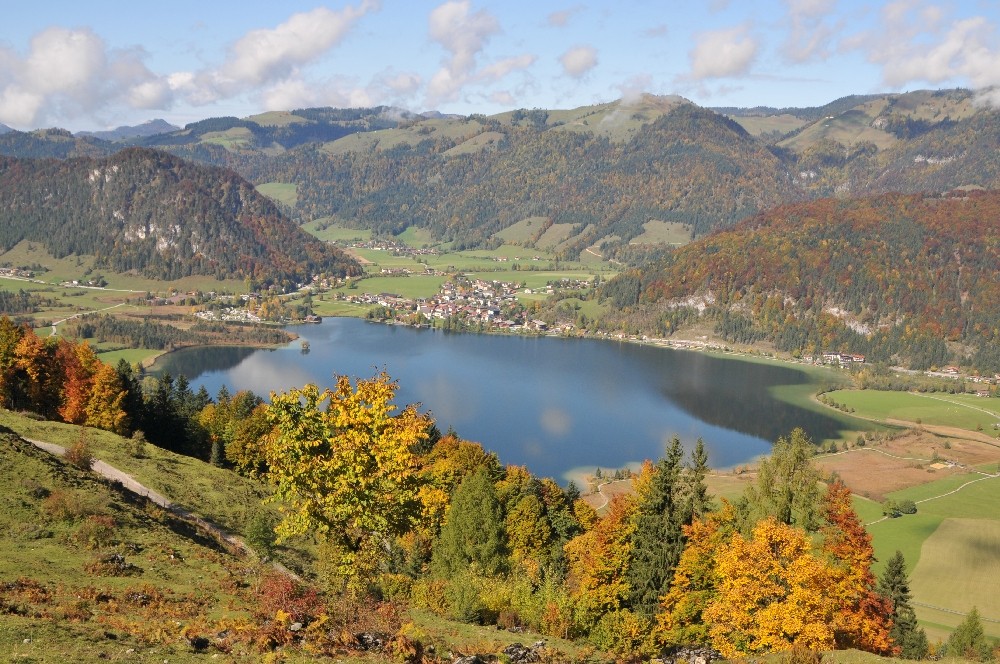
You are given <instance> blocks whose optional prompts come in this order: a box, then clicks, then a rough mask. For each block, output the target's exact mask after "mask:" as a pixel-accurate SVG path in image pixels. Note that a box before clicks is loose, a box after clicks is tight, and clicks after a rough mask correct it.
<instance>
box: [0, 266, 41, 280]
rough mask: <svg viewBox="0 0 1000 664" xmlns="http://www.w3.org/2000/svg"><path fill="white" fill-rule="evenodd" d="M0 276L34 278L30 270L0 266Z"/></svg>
mask: <svg viewBox="0 0 1000 664" xmlns="http://www.w3.org/2000/svg"><path fill="white" fill-rule="evenodd" d="M0 277H14V278H17V279H34V278H35V273H34V272H32V271H31V270H22V269H20V268H16V267H0Z"/></svg>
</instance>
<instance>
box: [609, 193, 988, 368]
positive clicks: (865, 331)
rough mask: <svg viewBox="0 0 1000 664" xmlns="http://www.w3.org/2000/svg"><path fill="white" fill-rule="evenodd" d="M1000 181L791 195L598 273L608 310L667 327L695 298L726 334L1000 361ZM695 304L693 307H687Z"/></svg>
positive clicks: (906, 355)
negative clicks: (985, 188)
mask: <svg viewBox="0 0 1000 664" xmlns="http://www.w3.org/2000/svg"><path fill="white" fill-rule="evenodd" d="M998 214H1000V194H997V193H996V192H961V193H958V192H956V193H954V194H949V195H943V196H925V195H904V194H886V195H883V196H877V197H866V198H855V199H848V200H834V199H825V200H820V201H814V202H810V203H801V204H796V205H788V206H782V207H779V208H775V209H773V210H769V211H767V212H765V213H762V214H760V215H756V216H755V217H753V218H751V219H748V220H746V221H744V222H742V223H740V224H738V225H737V226H736V227H735V228H733V229H731V230H725V231H720V232H718V233H715V234H713V235H711V236H709V237H707V238H705V239H704V240H702V241H700V242H696V243H693V244H690V245H688V246H686V247H683V248H681V249H678V250H677V251H676V252H672V253H671V254H669V255H668V256H667V257H665V258H664V259H663V260H661V261H660V262H658V263H656V264H653V265H650V266H648V267H645V268H639V269H636V270H633V271H628V272H626V273H624V274H623V275H621V276H619V277H617V278H615V279H613V280H610V281H609V282H607V283H606V284H605V285H604V287H603V292H602V297H604V298H605V299H606V300H607V301H608V302H609V303H611V304H612V306H613V307H614V309H615V310H616V312H617V313H615V314H612V315H611V316H609V317H608V318H607V319H606V320H605V321H603V324H605V325H606V326H608V327H609V328H611V329H614V328H615V327H616V326H628V325H636V324H637V323H638V321H643V320H645V321H647V323H646V326H645V327H643V328H642V331H644V332H647V333H651V334H656V335H669V334H670V333H672V331H673V328H672V323H671V321H673V320H675V319H676V318H678V317H679V313H678V312H679V311H682V310H685V309H690V305H685V304H683V303H684V302H685V301H689V300H690V299H691V298H696V299H700V301H704V302H706V303H708V306H707V307H706V309H705V311H704V312H703V313H702V314H701V315H702V316H703V317H706V318H708V319H709V320H711V321H713V322H714V324H715V328H716V331H717V332H718V333H719V334H721V335H722V336H723V337H724V338H725V339H727V340H729V341H731V342H733V343H739V344H749V343H753V342H756V341H761V340H766V341H768V342H771V343H773V344H774V345H775V347H777V348H778V349H779V350H783V351H788V352H791V353H793V354H795V355H799V356H804V355H812V356H815V355H817V354H820V353H822V352H824V351H836V352H845V353H851V352H853V353H861V354H864V355H866V357H867V360H868V361H869V362H876V363H878V362H881V363H900V364H903V365H904V366H909V367H911V368H913V369H920V370H924V369H928V368H931V367H941V366H944V365H946V364H949V363H952V362H961V363H962V364H965V365H968V366H972V367H975V368H977V369H978V370H980V371H981V372H983V373H987V372H989V373H990V374H992V373H994V372H998V371H1000V353H998V351H997V348H998V343H997V341H998V339H1000V317H998V313H997V307H996V302H997V298H998V297H1000V281H998V280H997V278H996V266H997V265H1000V234H998V233H997V229H996V219H997V218H998ZM692 316H696V314H694V312H693V311H689V312H688V317H689V318H690V317H692Z"/></svg>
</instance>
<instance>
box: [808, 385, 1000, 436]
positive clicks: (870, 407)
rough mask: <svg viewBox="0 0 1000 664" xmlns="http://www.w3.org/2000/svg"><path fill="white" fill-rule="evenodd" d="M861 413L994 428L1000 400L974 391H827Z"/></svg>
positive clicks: (972, 428)
mask: <svg viewBox="0 0 1000 664" xmlns="http://www.w3.org/2000/svg"><path fill="white" fill-rule="evenodd" d="M827 396H829V397H830V398H831V399H833V400H834V401H836V402H837V403H840V404H844V405H845V406H847V407H848V408H852V409H853V410H854V412H855V413H856V414H857V415H858V416H860V417H867V418H871V419H877V420H888V419H893V420H905V421H908V422H918V423H922V424H931V425H938V426H949V427H958V428H959V429H966V430H968V431H976V430H987V431H988V430H992V428H993V425H994V424H997V423H1000V402H998V401H997V400H996V399H984V398H983V397H977V396H974V395H971V394H948V393H945V392H933V393H931V392H928V393H918V392H886V391H879V390H838V391H835V392H830V393H828V395H827Z"/></svg>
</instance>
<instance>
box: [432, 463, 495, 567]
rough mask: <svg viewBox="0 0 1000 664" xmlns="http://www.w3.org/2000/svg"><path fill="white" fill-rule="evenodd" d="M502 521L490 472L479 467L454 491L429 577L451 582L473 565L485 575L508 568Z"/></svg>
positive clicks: (435, 547) (435, 544) (436, 543)
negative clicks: (432, 576) (433, 576)
mask: <svg viewBox="0 0 1000 664" xmlns="http://www.w3.org/2000/svg"><path fill="white" fill-rule="evenodd" d="M506 548H507V547H506V544H505V542H504V518H503V514H502V510H501V508H500V501H499V499H498V498H497V492H496V486H495V485H494V484H493V480H492V478H491V477H490V474H489V470H487V469H486V468H483V467H480V468H477V469H476V470H475V472H473V473H472V474H471V475H469V476H467V477H466V478H465V479H464V480H462V483H461V484H459V485H458V488H457V489H456V490H455V495H454V496H453V497H452V499H451V505H450V506H449V507H448V512H447V513H446V515H445V522H444V525H443V526H442V527H441V535H440V537H438V539H437V540H435V542H434V551H433V553H432V554H431V573H432V574H434V575H435V576H438V577H440V578H444V579H450V578H453V577H454V576H456V575H457V574H459V573H460V572H462V571H464V570H467V569H468V568H469V566H470V565H473V564H474V565H476V566H477V567H478V569H479V570H480V571H481V572H484V573H485V574H488V575H493V574H499V573H502V572H503V571H505V570H506V568H507V551H506Z"/></svg>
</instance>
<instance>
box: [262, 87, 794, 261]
mask: <svg viewBox="0 0 1000 664" xmlns="http://www.w3.org/2000/svg"><path fill="white" fill-rule="evenodd" d="M481 133H482V134H485V133H490V134H491V135H490V136H489V137H488V140H485V141H484V142H483V144H481V145H478V146H477V148H476V149H475V150H466V151H462V150H456V149H455V148H456V147H457V146H458V145H464V143H466V142H468V141H465V142H463V143H458V142H457V141H455V140H453V139H442V140H434V139H433V134H429V135H428V136H429V137H428V138H427V140H426V141H424V142H422V143H420V144H418V145H415V146H414V145H409V144H400V145H398V146H396V147H394V148H392V149H388V150H375V151H369V152H342V153H333V154H331V153H329V152H324V151H322V150H319V149H315V148H312V149H309V150H308V151H305V149H303V151H301V152H299V151H296V152H291V153H288V154H286V155H283V156H281V157H279V158H277V159H275V160H274V161H273V162H271V163H270V164H267V165H265V166H264V167H263V168H264V170H263V171H259V172H256V173H255V174H254V179H255V180H272V181H283V182H296V183H297V184H298V200H299V203H298V208H299V211H300V213H302V214H303V215H304V216H306V217H318V216H322V215H328V214H336V215H338V216H340V217H344V218H347V219H352V220H354V221H355V222H357V223H360V224H364V225H367V226H371V227H373V228H376V229H378V230H383V231H390V232H392V231H398V230H401V229H402V228H404V227H406V226H408V225H410V224H414V223H415V224H417V225H420V226H425V227H428V228H430V229H431V230H432V231H434V232H435V233H436V234H437V235H439V236H440V237H442V238H446V239H453V240H457V241H459V242H461V243H465V244H469V245H471V244H476V243H482V242H485V241H487V239H488V238H490V237H491V236H492V235H493V234H494V233H496V232H497V231H500V230H502V229H504V228H506V227H508V226H510V225H512V224H514V223H516V222H518V221H520V220H522V219H524V218H526V217H532V216H542V217H548V218H549V219H550V220H551V221H552V222H554V223H571V224H579V225H580V228H579V229H578V231H577V232H578V240H577V242H576V243H575V245H574V246H572V247H571V248H570V251H569V253H579V252H580V251H582V250H583V249H584V248H586V247H587V246H589V245H590V244H592V243H594V242H596V241H598V240H599V239H600V238H608V237H611V236H616V237H617V238H619V239H621V240H623V241H627V240H629V239H631V238H633V237H635V236H637V235H640V234H641V233H642V232H643V231H642V226H643V224H644V223H646V222H648V221H649V220H651V219H658V220H663V221H678V222H682V223H685V224H690V225H692V226H693V228H694V232H695V233H697V234H702V233H704V232H707V231H708V230H710V229H712V228H716V227H721V226H726V225H730V224H732V223H734V222H736V221H737V220H739V219H742V218H744V217H746V216H749V215H752V214H755V213H757V212H759V211H760V210H762V209H765V208H767V207H770V206H772V205H775V204H777V203H779V202H781V201H785V200H789V199H790V198H795V196H796V192H795V190H794V188H793V186H792V183H791V180H790V177H789V175H788V173H787V171H786V169H785V167H784V165H783V164H782V163H781V161H780V160H779V159H778V158H777V157H775V156H774V155H773V154H771V153H770V152H769V151H768V150H767V149H766V148H765V146H764V145H762V144H760V143H759V142H757V141H755V140H754V139H753V138H752V137H750V136H749V135H748V134H747V133H746V132H745V131H743V129H741V128H740V127H739V126H738V125H737V124H736V123H734V122H732V121H730V120H727V119H726V118H723V117H722V116H719V115H717V114H715V113H712V112H710V111H706V110H704V109H700V108H698V107H696V106H694V105H691V104H687V103H684V104H681V105H678V106H676V107H675V108H674V109H673V110H671V111H670V112H668V113H666V114H664V115H662V116H661V117H659V118H658V119H657V120H655V121H653V122H651V123H649V124H647V125H645V126H644V127H643V128H642V130H641V131H637V132H635V133H633V134H630V135H629V136H628V138H627V139H625V140H621V141H618V140H612V139H611V138H609V137H608V136H606V135H602V134H598V133H594V132H589V131H582V130H581V131H559V130H554V129H553V128H549V127H547V126H546V125H544V124H543V125H542V126H537V125H529V126H522V125H517V126H510V125H506V124H503V123H501V122H500V121H490V120H489V119H486V121H485V122H484V126H483V131H482V132H481Z"/></svg>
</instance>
